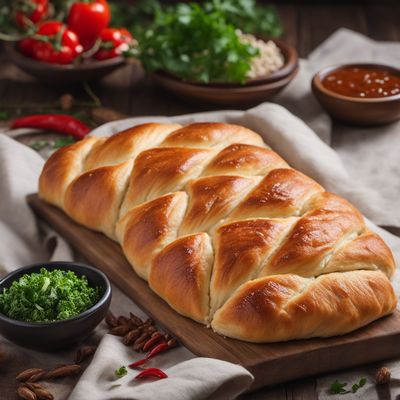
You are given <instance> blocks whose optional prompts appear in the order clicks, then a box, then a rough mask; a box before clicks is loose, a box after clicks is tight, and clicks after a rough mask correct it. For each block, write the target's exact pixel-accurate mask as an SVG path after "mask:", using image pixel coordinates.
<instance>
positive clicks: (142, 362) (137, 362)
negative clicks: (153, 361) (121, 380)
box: [128, 358, 148, 368]
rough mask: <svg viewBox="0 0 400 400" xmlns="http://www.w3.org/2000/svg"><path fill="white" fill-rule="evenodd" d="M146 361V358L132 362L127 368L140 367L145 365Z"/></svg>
mask: <svg viewBox="0 0 400 400" xmlns="http://www.w3.org/2000/svg"><path fill="white" fill-rule="evenodd" d="M147 360H148V359H147V358H142V359H141V360H137V361H135V362H133V363H132V364H129V365H128V367H129V368H137V367H140V366H141V365H143V364H146V363H147Z"/></svg>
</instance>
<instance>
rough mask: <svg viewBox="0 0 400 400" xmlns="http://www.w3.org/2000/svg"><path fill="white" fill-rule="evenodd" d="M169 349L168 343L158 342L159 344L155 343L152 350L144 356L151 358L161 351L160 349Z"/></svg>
mask: <svg viewBox="0 0 400 400" xmlns="http://www.w3.org/2000/svg"><path fill="white" fill-rule="evenodd" d="M167 349H169V346H168V343H165V342H164V343H160V344H159V345H157V346H156V347H154V349H153V350H151V351H150V352H149V353H148V354H147V355H146V358H147V359H149V358H152V357H154V356H156V355H157V354H159V353H161V352H162V351H165V350H167Z"/></svg>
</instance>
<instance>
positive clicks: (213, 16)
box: [139, 3, 258, 83]
mask: <svg viewBox="0 0 400 400" xmlns="http://www.w3.org/2000/svg"><path fill="white" fill-rule="evenodd" d="M235 29H236V28H235V26H234V25H232V24H230V23H229V22H228V21H227V19H226V16H225V14H224V12H222V11H221V10H219V9H213V10H211V11H206V10H205V8H203V7H201V6H200V5H199V4H196V3H190V4H184V3H179V4H178V5H177V6H176V7H175V8H174V12H171V11H170V9H166V10H163V9H158V10H157V12H156V16H155V20H154V23H153V24H152V25H151V26H150V27H149V28H148V29H147V30H146V31H145V33H144V35H143V36H142V37H140V38H139V58H140V59H141V61H142V62H143V64H144V66H145V68H146V69H147V70H148V71H156V70H164V71H167V72H169V73H171V74H174V75H176V76H178V77H180V78H182V79H185V80H190V81H199V82H204V83H208V82H244V81H245V80H246V76H247V72H248V71H249V69H250V62H251V59H252V58H253V57H255V56H256V55H257V54H258V50H257V49H255V48H253V47H252V46H250V45H248V44H243V43H241V42H240V40H239V38H238V36H237V34H236V32H235Z"/></svg>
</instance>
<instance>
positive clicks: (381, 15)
mask: <svg viewBox="0 0 400 400" xmlns="http://www.w3.org/2000/svg"><path fill="white" fill-rule="evenodd" d="M365 12H366V18H367V26H368V35H369V36H370V37H371V38H373V39H376V40H392V41H399V40H400V23H399V20H400V3H399V2H397V3H395V2H393V3H389V4H385V5H377V4H366V5H365Z"/></svg>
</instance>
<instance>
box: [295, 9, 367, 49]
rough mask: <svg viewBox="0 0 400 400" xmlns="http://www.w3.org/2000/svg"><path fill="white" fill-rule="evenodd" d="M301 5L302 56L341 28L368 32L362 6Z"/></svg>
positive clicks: (300, 35)
mask: <svg viewBox="0 0 400 400" xmlns="http://www.w3.org/2000/svg"><path fill="white" fill-rule="evenodd" d="M298 7H299V30H298V36H299V45H298V50H299V53H300V55H301V56H302V57H306V56H307V55H308V54H309V53H310V52H311V51H312V50H314V49H315V48H316V47H317V46H318V45H319V44H320V43H321V42H323V41H324V40H325V39H327V38H328V37H329V36H330V35H331V34H332V33H334V32H335V31H336V30H337V29H339V28H348V29H352V30H355V31H357V32H361V33H363V34H366V33H367V22H366V16H365V11H364V9H363V8H362V7H358V6H354V5H348V4H333V3H332V4H329V5H326V4H325V5H322V4H321V5H319V6H318V7H316V6H315V5H314V4H303V5H301V6H298Z"/></svg>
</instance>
